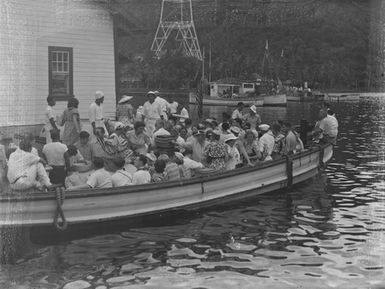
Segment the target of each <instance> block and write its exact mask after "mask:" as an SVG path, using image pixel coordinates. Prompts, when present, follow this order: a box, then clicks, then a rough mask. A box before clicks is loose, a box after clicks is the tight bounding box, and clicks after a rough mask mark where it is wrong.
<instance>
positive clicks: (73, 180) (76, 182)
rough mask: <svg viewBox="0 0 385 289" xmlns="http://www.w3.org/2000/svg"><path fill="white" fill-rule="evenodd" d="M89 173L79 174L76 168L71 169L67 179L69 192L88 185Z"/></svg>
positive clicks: (66, 184) (66, 183)
mask: <svg viewBox="0 0 385 289" xmlns="http://www.w3.org/2000/svg"><path fill="white" fill-rule="evenodd" d="M87 177H88V175H87V173H79V172H78V171H77V169H76V168H75V167H70V169H69V170H68V172H67V177H66V179H65V187H66V189H67V190H73V189H74V188H76V187H79V186H85V185H86V183H87Z"/></svg>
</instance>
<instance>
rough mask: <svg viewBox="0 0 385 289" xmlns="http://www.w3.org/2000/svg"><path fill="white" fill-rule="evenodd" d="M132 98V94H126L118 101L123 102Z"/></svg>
mask: <svg viewBox="0 0 385 289" xmlns="http://www.w3.org/2000/svg"><path fill="white" fill-rule="evenodd" d="M132 98H133V96H127V95H123V96H122V98H121V99H120V100H119V102H118V103H125V102H126V101H129V100H131V99H132Z"/></svg>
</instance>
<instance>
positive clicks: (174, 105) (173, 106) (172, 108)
mask: <svg viewBox="0 0 385 289" xmlns="http://www.w3.org/2000/svg"><path fill="white" fill-rule="evenodd" d="M178 106H179V103H178V102H176V101H175V100H174V99H173V97H171V96H170V97H169V101H168V104H167V110H168V113H169V114H176V113H177V111H178Z"/></svg>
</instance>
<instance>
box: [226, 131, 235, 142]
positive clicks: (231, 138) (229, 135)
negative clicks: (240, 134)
mask: <svg viewBox="0 0 385 289" xmlns="http://www.w3.org/2000/svg"><path fill="white" fill-rule="evenodd" d="M237 139H238V138H237V137H236V136H235V135H233V134H232V133H230V134H228V135H226V136H225V142H228V141H230V140H237Z"/></svg>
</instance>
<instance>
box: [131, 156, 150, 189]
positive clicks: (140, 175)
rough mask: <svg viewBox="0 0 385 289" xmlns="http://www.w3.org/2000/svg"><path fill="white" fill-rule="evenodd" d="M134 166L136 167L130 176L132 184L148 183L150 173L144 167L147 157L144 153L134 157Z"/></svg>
mask: <svg viewBox="0 0 385 289" xmlns="http://www.w3.org/2000/svg"><path fill="white" fill-rule="evenodd" d="M134 164H135V166H136V168H137V169H138V170H137V171H136V172H135V173H134V175H133V176H132V184H133V185H142V184H148V183H150V182H151V175H150V173H149V172H148V170H147V169H146V164H147V158H146V156H144V155H140V156H138V157H137V158H136V159H135V163H134Z"/></svg>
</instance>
